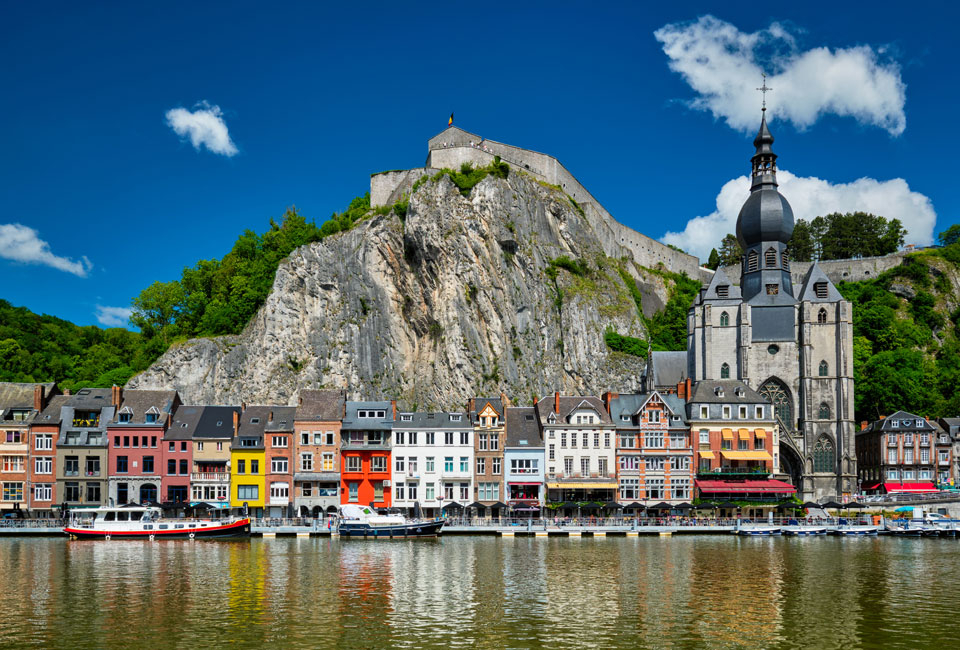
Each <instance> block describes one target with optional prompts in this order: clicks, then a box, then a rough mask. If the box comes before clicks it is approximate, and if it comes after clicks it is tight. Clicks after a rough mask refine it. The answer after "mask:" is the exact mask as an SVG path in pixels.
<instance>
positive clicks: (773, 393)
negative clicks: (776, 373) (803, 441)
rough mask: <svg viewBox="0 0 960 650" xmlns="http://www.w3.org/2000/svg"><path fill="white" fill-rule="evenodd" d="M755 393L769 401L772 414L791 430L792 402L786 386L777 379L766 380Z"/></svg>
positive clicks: (792, 424) (792, 423)
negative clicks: (771, 405) (771, 406)
mask: <svg viewBox="0 0 960 650" xmlns="http://www.w3.org/2000/svg"><path fill="white" fill-rule="evenodd" d="M757 392H759V393H760V394H761V395H763V396H764V397H766V398H767V399H768V400H770V403H771V404H773V412H774V413H775V414H776V415H777V417H778V418H780V420H781V421H782V422H783V423H784V424H785V425H786V426H787V427H790V428H791V429H792V428H793V426H794V422H793V402H792V400H791V399H790V392H789V391H788V390H787V387H786V385H785V384H784V383H783V382H782V381H780V380H779V379H768V380H767V381H765V382H764V383H763V385H762V386H760V390H759V391H757Z"/></svg>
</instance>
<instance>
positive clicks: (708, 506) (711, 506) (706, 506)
mask: <svg viewBox="0 0 960 650" xmlns="http://www.w3.org/2000/svg"><path fill="white" fill-rule="evenodd" d="M694 508H696V509H697V510H716V509H717V504H715V503H701V504H700V505H698V506H694Z"/></svg>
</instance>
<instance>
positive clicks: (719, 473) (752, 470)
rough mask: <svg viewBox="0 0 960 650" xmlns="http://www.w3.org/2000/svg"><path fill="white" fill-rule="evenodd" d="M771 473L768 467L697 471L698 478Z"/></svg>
mask: <svg viewBox="0 0 960 650" xmlns="http://www.w3.org/2000/svg"><path fill="white" fill-rule="evenodd" d="M770 473H771V470H770V468H768V467H712V468H710V469H704V468H700V469H698V470H697V476H703V477H711V476H719V477H735V476H752V477H758V476H769V475H770Z"/></svg>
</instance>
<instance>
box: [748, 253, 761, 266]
mask: <svg viewBox="0 0 960 650" xmlns="http://www.w3.org/2000/svg"><path fill="white" fill-rule="evenodd" d="M759 266H760V253H758V252H757V251H750V253H749V254H748V255H747V270H748V271H756V270H757V268H759Z"/></svg>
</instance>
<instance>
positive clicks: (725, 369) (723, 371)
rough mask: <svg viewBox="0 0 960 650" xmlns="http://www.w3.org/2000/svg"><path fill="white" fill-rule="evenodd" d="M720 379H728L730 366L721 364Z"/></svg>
mask: <svg viewBox="0 0 960 650" xmlns="http://www.w3.org/2000/svg"><path fill="white" fill-rule="evenodd" d="M720 379H730V365H729V364H726V363H725V364H723V365H722V366H720Z"/></svg>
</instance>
